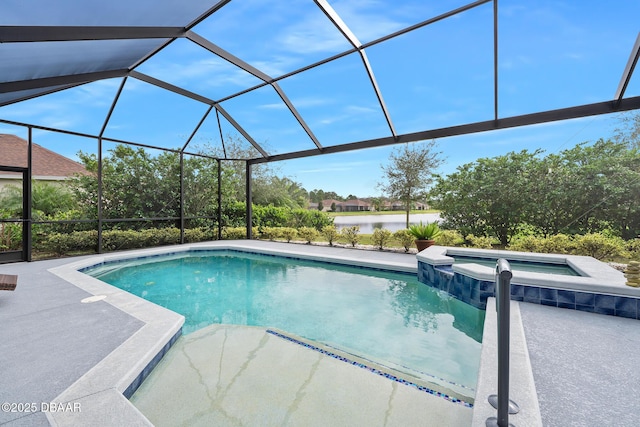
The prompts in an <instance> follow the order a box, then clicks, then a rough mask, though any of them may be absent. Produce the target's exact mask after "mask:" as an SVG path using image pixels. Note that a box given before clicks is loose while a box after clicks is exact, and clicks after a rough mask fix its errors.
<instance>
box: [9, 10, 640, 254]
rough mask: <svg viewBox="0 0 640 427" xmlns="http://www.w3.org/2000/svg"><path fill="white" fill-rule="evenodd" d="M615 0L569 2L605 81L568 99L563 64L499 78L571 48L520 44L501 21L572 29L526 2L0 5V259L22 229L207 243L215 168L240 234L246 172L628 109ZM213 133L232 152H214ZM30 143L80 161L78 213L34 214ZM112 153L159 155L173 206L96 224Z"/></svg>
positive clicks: (217, 144) (632, 59) (630, 80)
mask: <svg viewBox="0 0 640 427" xmlns="http://www.w3.org/2000/svg"><path fill="white" fill-rule="evenodd" d="M631 3H633V2H626V1H622V2H609V3H607V4H606V5H602V4H601V2H593V4H591V3H590V2H587V3H585V4H584V5H582V4H581V5H580V6H579V7H580V8H581V9H580V13H581V15H580V16H581V18H580V19H581V21H580V25H581V30H582V31H589V32H594V33H597V34H601V42H600V43H598V44H597V45H594V46H589V49H590V51H592V52H593V53H594V58H595V59H593V61H595V63H597V66H598V69H599V74H598V75H599V76H605V78H606V80H607V81H606V85H581V86H575V85H573V83H572V82H573V81H574V80H575V76H576V75H578V73H581V74H585V73H586V75H589V73H590V70H589V67H590V65H589V64H587V65H585V64H582V65H578V66H576V67H577V68H568V67H567V66H564V65H563V66H562V67H561V66H560V63H561V62H562V61H563V59H562V58H550V59H548V61H550V62H551V63H552V64H553V63H554V61H555V62H556V63H558V67H557V69H556V68H554V67H545V68H544V69H543V70H541V72H539V73H533V74H534V75H537V77H535V78H534V77H531V75H532V74H531V73H529V74H526V75H525V74H521V73H520V71H519V70H521V68H519V67H518V66H513V64H516V63H519V64H520V66H521V67H527V66H529V67H534V65H531V64H533V63H535V62H536V60H537V59H540V58H543V57H544V55H545V52H544V47H545V44H547V43H556V44H561V43H567V50H568V51H569V50H570V46H571V45H570V43H573V42H575V43H579V41H580V40H581V35H580V32H574V33H572V32H571V31H567V37H566V39H563V40H547V39H545V34H544V33H542V34H541V33H531V32H530V31H529V28H527V27H523V26H522V22H523V21H517V20H515V18H514V17H515V16H519V17H520V18H522V17H524V16H528V18H527V19H529V20H531V21H533V20H535V19H538V20H539V22H544V23H545V25H550V26H551V25H561V26H562V25H566V26H567V29H572V28H573V27H572V25H573V24H575V22H570V20H569V21H567V22H563V21H558V22H555V21H553V20H551V19H549V15H545V16H541V15H540V16H539V15H537V14H536V13H533V12H535V11H533V10H532V11H531V12H532V13H529V12H528V11H529V8H531V9H534V8H536V7H538V8H540V7H542V6H541V5H536V6H533V5H531V2H528V1H525V0H493V1H492V0H478V1H475V2H470V3H469V2H467V1H464V0H447V1H440V0H438V1H435V0H434V1H431V0H430V1H424V0H415V1H412V0H407V1H401V2H398V1H395V0H380V1H377V2H354V1H347V0H342V1H338V0H294V1H292V0H275V1H269V2H264V1H241V0H221V1H213V0H194V1H188V2H184V1H179V0H128V1H122V0H113V1H109V2H87V1H79V0H64V1H57V2H53V3H52V2H44V1H40V0H33V1H10V2H2V3H0V134H16V135H19V136H20V137H21V138H23V139H24V140H26V141H27V143H28V145H27V146H26V148H25V150H24V151H23V152H22V154H21V156H22V160H21V161H19V162H14V164H7V163H8V157H7V156H5V155H3V153H0V175H2V174H7V175H8V176H10V177H12V179H13V180H14V181H13V182H15V183H20V185H22V187H23V191H22V197H23V209H22V217H21V218H3V219H0V221H1V222H2V224H3V225H5V224H9V223H11V224H21V227H22V231H21V233H22V234H21V236H20V238H21V241H22V245H21V247H20V249H19V250H17V251H13V252H12V251H5V252H3V253H0V256H2V257H4V261H8V260H31V252H32V245H33V243H32V242H33V239H34V236H33V234H34V233H33V227H34V226H36V225H52V224H53V225H56V224H57V225H58V226H61V225H64V226H69V227H72V226H73V225H74V224H83V226H84V227H90V228H91V229H93V230H96V231H97V241H96V247H97V251H98V252H99V253H100V252H102V251H103V250H104V249H105V248H104V247H103V237H102V236H103V231H104V230H105V229H106V228H107V227H108V226H109V225H110V224H111V225H112V224H114V223H126V222H141V223H142V222H144V223H150V222H158V223H161V222H163V221H164V222H168V223H171V224H175V226H176V227H178V228H179V229H180V240H181V242H184V241H185V230H187V229H189V227H190V224H193V223H196V220H199V221H200V222H199V223H207V224H208V225H209V226H210V227H213V228H214V229H217V237H218V238H219V237H220V230H221V228H222V227H223V226H224V225H225V224H224V219H223V218H222V207H223V206H224V205H225V203H227V202H228V200H225V198H224V195H223V194H222V191H221V189H220V182H221V174H222V170H223V165H224V164H227V162H231V163H233V164H234V165H236V166H235V167H236V170H241V171H244V173H245V174H246V179H245V180H244V185H245V194H246V212H245V218H246V222H245V224H246V226H247V227H246V228H247V236H246V237H247V238H251V233H252V231H251V218H252V211H251V209H252V208H251V206H252V204H251V194H252V179H251V176H252V168H254V167H255V166H256V165H260V164H264V163H270V162H279V161H285V160H292V159H301V158H305V157H311V156H320V155H327V154H334V153H344V152H348V151H354V150H362V149H371V148H375V147H383V146H390V145H394V144H400V143H408V142H417V141H425V140H432V139H443V138H444V139H445V142H446V141H447V140H446V138H448V137H454V136H459V135H467V134H475V133H481V132H488V131H496V130H500V129H507V128H514V127H521V126H529V125H535V124H540V123H547V122H556V121H562V120H569V119H576V118H581V117H588V116H597V115H604V114H611V113H616V112H622V111H629V110H634V109H638V108H640V78H638V76H637V74H638V73H637V72H636V73H635V74H634V68H635V67H636V63H637V61H638V57H639V55H640V34H638V28H627V27H625V26H622V25H619V22H618V19H619V18H620V17H624V16H628V15H634V14H636V13H637V12H638V6H637V5H632V4H631ZM544 7H546V8H547V11H550V12H553V10H554V8H563V7H565V6H562V5H556V4H555V3H554V2H551V3H549V5H546V4H545V5H544ZM562 12H563V13H564V14H565V15H564V16H569V17H570V16H571V11H567V10H563V11H562ZM518 14H519V15H518ZM583 17H586V18H584V19H583ZM587 18H588V19H587ZM547 21H548V22H547ZM526 22H529V21H526ZM531 28H533V26H532V27H531ZM537 28H544V25H543V26H541V27H537ZM525 56H526V57H527V58H529V60H527V61H525V60H523V58H524V57H525ZM536 56H538V57H536ZM425 61H426V62H425ZM425 63H426V64H428V65H427V66H425V65H424V64H425ZM389 64H392V65H393V66H391V67H390V66H389ZM529 71H531V70H529ZM551 83H554V84H551ZM558 83H560V84H561V85H563V87H564V88H563V91H562V93H559V91H558V89H557V87H558V86H557V84H558ZM517 85H519V86H518V90H514V87H516V86H517ZM602 86H605V88H608V89H604V90H603V89H601V87H602ZM407 98H412V99H416V98H417V99H419V100H420V102H419V103H417V104H416V103H412V104H410V105H409V104H408V103H407V102H406V99H407ZM522 99H527V100H530V102H527V103H526V105H527V106H526V107H522V105H521V104H519V103H517V102H516V100H522ZM462 113H464V114H462ZM96 117H98V119H96ZM329 129H331V132H329ZM229 135H234V136H233V137H232V138H233V139H234V144H236V146H240V147H241V148H242V150H240V151H234V150H229V144H230V141H229V138H230V136H229ZM336 135H338V136H336ZM53 141H54V142H55V143H53ZM44 143H47V144H49V145H48V147H50V145H51V144H52V143H53V144H54V145H55V144H58V145H56V147H58V148H59V150H56V151H60V152H65V153H68V155H71V154H74V153H75V152H77V151H82V152H84V153H85V155H90V156H93V157H92V158H94V159H95V171H94V173H93V174H89V175H88V176H90V177H91V179H93V180H94V181H95V185H94V187H91V188H95V194H94V195H92V197H94V200H95V215H94V217H91V218H87V217H79V216H78V217H74V216H73V215H71V216H70V217H66V218H58V219H55V220H47V221H43V220H41V219H40V218H36V217H34V216H33V214H32V209H31V204H32V192H33V188H32V185H33V184H32V181H33V179H36V178H37V175H38V174H37V173H34V168H33V158H32V152H33V145H34V144H38V145H42V144H44ZM452 143H455V142H452ZM119 146H126V147H131V148H134V149H141V150H143V151H144V152H145V153H170V154H171V156H173V157H172V159H173V161H175V165H174V166H175V168H174V169H173V171H174V172H172V173H173V175H171V176H172V177H173V180H174V182H175V183H179V186H177V187H176V190H175V191H177V193H175V192H174V193H171V194H173V196H171V198H173V199H174V200H172V201H171V203H174V204H175V210H172V211H168V210H167V211H164V210H162V209H158V210H157V211H156V212H157V216H156V217H145V216H139V215H138V216H136V214H135V213H134V214H132V213H130V212H129V211H126V210H123V211H122V212H127V216H124V217H117V216H113V215H110V216H106V215H105V214H104V212H105V208H106V206H107V205H108V204H109V203H110V200H106V199H105V198H104V185H105V183H104V175H103V174H104V173H106V172H105V171H103V168H104V161H105V156H106V155H107V153H109V152H112V150H115V149H117V147H119ZM238 152H241V153H244V154H245V155H243V157H235V155H236V154H237V153H238ZM247 153H248V154H247ZM149 156H151V157H153V156H154V154H149ZM198 159H200V161H202V162H204V163H206V164H207V165H209V168H208V169H202V170H200V172H201V173H206V174H212V175H214V176H213V178H214V179H212V180H211V181H210V183H214V184H217V185H218V188H217V191H216V193H217V197H216V199H217V200H216V201H215V203H213V205H214V206H215V209H213V210H209V211H207V212H204V211H203V210H202V209H200V208H199V207H198V206H199V205H198V203H195V202H194V200H196V199H197V193H198V190H197V189H196V187H193V186H190V185H191V184H190V183H191V181H190V180H193V179H195V178H193V177H194V176H198V173H199V172H198V171H197V170H196V171H195V172H194V171H193V170H190V172H189V173H190V174H191V175H189V176H188V177H187V176H186V175H187V172H186V171H185V168H186V167H191V166H185V164H189V162H193V163H194V164H198ZM17 163H19V164H17ZM238 165H240V166H238ZM196 169H197V166H196ZM216 174H217V178H216V176H215V175H216ZM141 185H142V184H141ZM174 196H175V197H174ZM167 212H170V213H167ZM203 221H204V222H203ZM207 221H208V222H207ZM0 261H2V259H0Z"/></svg>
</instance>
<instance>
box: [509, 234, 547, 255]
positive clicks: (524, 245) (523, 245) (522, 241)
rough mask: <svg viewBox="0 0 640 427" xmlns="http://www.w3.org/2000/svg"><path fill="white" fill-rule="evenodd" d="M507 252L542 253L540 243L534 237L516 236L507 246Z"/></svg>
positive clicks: (538, 238)
mask: <svg viewBox="0 0 640 427" xmlns="http://www.w3.org/2000/svg"><path fill="white" fill-rule="evenodd" d="M509 250H512V251H519V252H542V242H541V239H540V237H536V236H517V237H515V238H514V239H513V240H511V243H510V244H509Z"/></svg>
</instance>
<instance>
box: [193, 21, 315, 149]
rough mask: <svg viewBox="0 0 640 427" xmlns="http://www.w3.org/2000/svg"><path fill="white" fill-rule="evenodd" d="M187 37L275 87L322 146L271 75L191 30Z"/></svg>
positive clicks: (305, 129)
mask: <svg viewBox="0 0 640 427" xmlns="http://www.w3.org/2000/svg"><path fill="white" fill-rule="evenodd" d="M187 38H188V39H189V40H191V41H192V42H194V43H196V44H197V45H199V46H200V47H203V48H205V49H207V50H208V51H209V52H211V53H213V54H215V55H217V56H219V57H220V58H222V59H224V60H225V61H227V62H229V63H231V64H233V65H235V66H236V67H238V68H240V69H241V70H243V71H246V72H247V73H249V74H251V75H252V76H254V77H256V78H258V79H260V80H262V81H263V82H264V83H267V84H270V85H271V86H272V87H273V88H274V89H275V91H276V92H277V93H278V95H279V96H280V99H282V102H284V103H285V105H286V106H287V108H288V109H289V111H291V114H293V116H294V117H295V118H296V120H297V121H298V123H299V124H300V126H302V128H303V129H304V131H305V132H306V133H307V135H308V136H309V138H311V140H312V141H313V143H314V144H315V145H316V147H318V148H322V146H321V145H320V142H319V141H318V138H316V136H315V135H314V134H313V132H312V131H311V129H310V128H309V126H308V125H307V123H306V122H305V121H304V119H303V118H302V116H301V115H300V113H299V112H298V110H297V109H296V108H295V107H294V106H293V103H292V102H291V101H290V100H289V98H288V97H287V96H286V95H285V93H284V91H283V90H282V88H280V86H279V85H278V84H277V83H275V82H274V79H273V78H272V77H271V76H269V75H268V74H266V73H264V72H262V71H261V70H259V69H257V68H255V67H254V66H253V65H251V64H249V63H247V62H245V61H243V60H242V59H240V58H238V57H237V56H235V55H233V54H232V53H230V52H227V51H226V50H224V49H222V48H221V47H220V46H218V45H216V44H214V43H212V42H210V41H209V40H207V39H205V38H204V37H202V36H200V35H198V34H196V33H194V32H193V31H188V32H187Z"/></svg>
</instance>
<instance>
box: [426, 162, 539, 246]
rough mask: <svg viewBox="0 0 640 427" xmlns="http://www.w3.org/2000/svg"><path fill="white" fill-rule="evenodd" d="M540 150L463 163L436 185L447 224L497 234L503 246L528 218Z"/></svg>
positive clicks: (469, 231) (435, 189)
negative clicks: (533, 177)
mask: <svg viewBox="0 0 640 427" xmlns="http://www.w3.org/2000/svg"><path fill="white" fill-rule="evenodd" d="M538 154H539V151H535V152H533V153H532V152H529V151H527V150H523V151H521V152H519V153H516V152H511V153H508V154H506V155H504V156H498V157H494V158H482V159H478V160H476V161H475V162H472V163H467V164H465V165H462V166H459V167H458V168H457V169H456V172H454V173H452V174H450V175H448V176H447V177H446V178H439V179H438V183H437V185H436V186H435V188H434V194H435V200H434V206H435V207H436V208H438V209H440V211H441V212H440V215H441V216H442V218H443V219H444V220H445V221H446V224H447V225H449V226H452V227H454V228H457V229H459V230H460V231H461V232H463V233H465V234H470V233H471V234H476V235H487V234H488V235H493V236H495V237H497V238H498V240H500V243H501V244H502V245H503V246H506V245H507V244H508V243H509V240H510V239H511V237H512V236H513V235H514V234H515V233H516V232H517V231H518V228H519V227H520V225H521V224H522V223H524V222H525V221H526V219H527V216H528V212H530V208H531V207H530V200H529V199H528V198H527V190H528V185H529V182H530V176H531V173H532V171H534V170H535V168H534V166H535V164H536V162H537V161H538V160H537V157H536V156H537V155H538Z"/></svg>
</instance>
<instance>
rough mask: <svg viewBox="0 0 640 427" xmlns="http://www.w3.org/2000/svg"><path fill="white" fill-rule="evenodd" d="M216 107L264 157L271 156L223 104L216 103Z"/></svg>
mask: <svg viewBox="0 0 640 427" xmlns="http://www.w3.org/2000/svg"><path fill="white" fill-rule="evenodd" d="M215 108H216V110H217V111H219V112H220V114H222V115H223V116H224V118H225V119H227V121H228V122H229V123H231V125H232V126H233V127H234V128H236V130H237V131H238V132H240V134H241V135H242V136H244V137H245V138H246V140H247V141H249V143H250V144H251V145H253V148H255V149H256V150H258V152H259V153H260V154H262V155H263V156H264V157H269V155H268V154H267V152H266V151H264V150H263V149H262V147H261V146H260V144H258V143H257V142H256V141H254V140H253V138H251V135H249V134H248V133H247V131H245V130H244V129H243V128H242V126H240V124H239V123H238V122H236V121H235V120H234V119H233V117H231V115H230V114H229V113H227V110H225V109H224V108H222V106H221V105H220V104H216V105H215Z"/></svg>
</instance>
